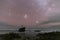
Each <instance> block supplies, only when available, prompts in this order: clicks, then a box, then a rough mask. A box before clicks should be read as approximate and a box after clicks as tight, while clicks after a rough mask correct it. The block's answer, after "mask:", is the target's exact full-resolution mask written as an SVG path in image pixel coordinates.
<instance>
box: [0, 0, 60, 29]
mask: <svg viewBox="0 0 60 40" xmlns="http://www.w3.org/2000/svg"><path fill="white" fill-rule="evenodd" d="M59 18H60V0H0V22H4V23H8V24H12V25H27V26H35V25H38V26H43V27H44V26H47V25H60V19H59ZM47 21H48V22H49V23H47V24H43V25H40V24H41V23H44V22H47ZM50 21H51V22H50ZM53 21H54V22H53ZM44 28H45V27H44Z"/></svg>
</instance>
